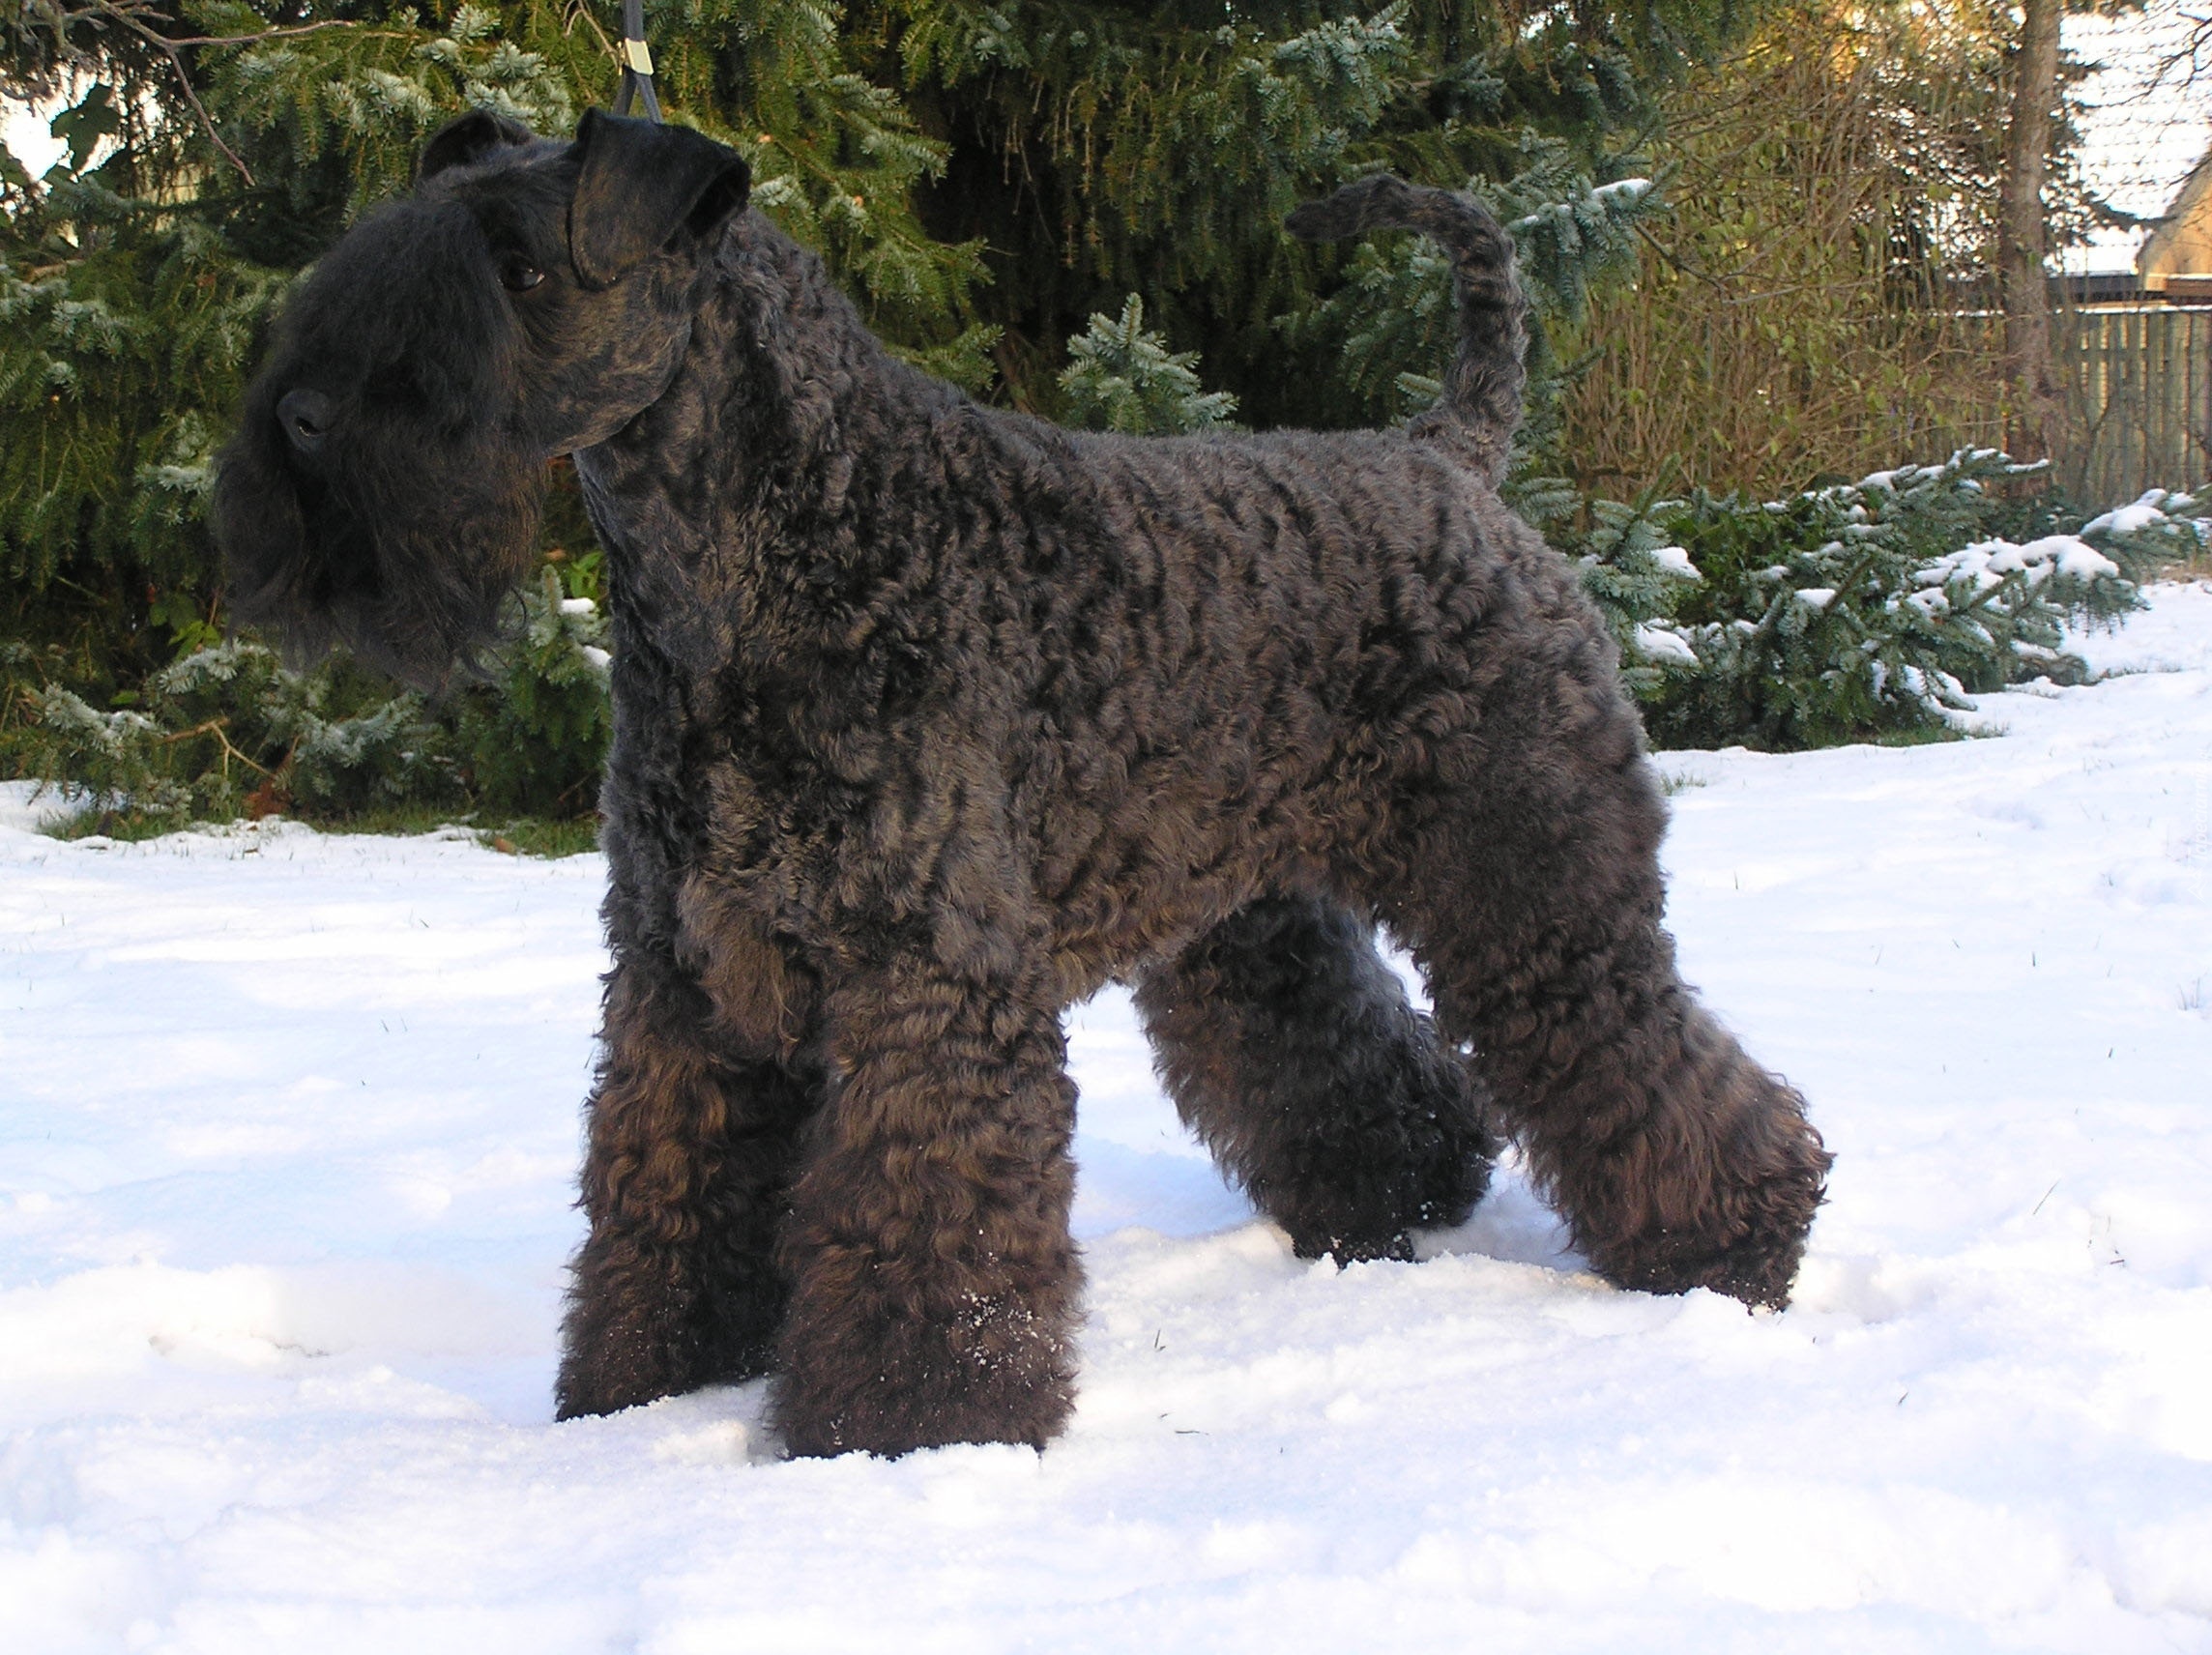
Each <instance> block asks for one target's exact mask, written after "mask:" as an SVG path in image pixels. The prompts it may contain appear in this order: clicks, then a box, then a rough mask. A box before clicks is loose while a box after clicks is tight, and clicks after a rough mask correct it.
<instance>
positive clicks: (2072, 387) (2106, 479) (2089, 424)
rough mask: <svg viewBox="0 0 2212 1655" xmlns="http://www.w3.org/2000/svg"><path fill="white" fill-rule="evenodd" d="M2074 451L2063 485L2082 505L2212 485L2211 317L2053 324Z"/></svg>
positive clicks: (2093, 313) (2132, 311)
mask: <svg viewBox="0 0 2212 1655" xmlns="http://www.w3.org/2000/svg"><path fill="white" fill-rule="evenodd" d="M2054 320H2056V321H2058V323H2059V326H2058V327H2057V328H2055V329H2054V330H2053V332H2054V333H2055V334H2056V335H2057V342H2058V346H2059V350H2058V356H2059V359H2060V360H2059V367H2060V370H2061V372H2062V374H2063V376H2064V379H2065V383H2066V398H2067V410H2066V413H2067V425H2068V428H2069V430H2070V431H2071V433H2072V450H2073V451H2071V452H2070V453H2068V454H2066V455H2064V456H2063V457H2062V459H2061V463H2060V464H2059V466H2058V478H2059V481H2060V482H2061V483H2062V484H2063V485H2064V486H2065V488H2066V490H2067V492H2069V493H2070V494H2072V495H2073V496H2074V497H2075V498H2076V499H2077V500H2079V501H2081V503H2082V504H2083V505H2085V506H2109V505H2112V504H2115V503H2117V502H2120V501H2125V500H2133V499H2135V498H2136V497H2137V496H2138V495H2139V494H2141V493H2142V492H2143V491H2144V490H2145V489H2149V488H2187V487H2190V486H2192V485H2194V484H2199V483H2203V482H2205V481H2208V480H2212V310H2206V309H2198V308H2181V307H2166V306H2158V307H2151V306H2129V307H2128V308H2125V309H2118V308H2115V309H2109V310H2076V311H2072V312H2061V314H2060V316H2059V317H2057V318H2054Z"/></svg>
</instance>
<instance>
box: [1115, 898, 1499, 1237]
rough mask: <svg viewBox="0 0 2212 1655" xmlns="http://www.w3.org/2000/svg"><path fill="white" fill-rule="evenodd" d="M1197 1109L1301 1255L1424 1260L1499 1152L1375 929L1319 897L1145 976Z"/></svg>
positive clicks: (1189, 1101) (1142, 1007) (1143, 1007)
mask: <svg viewBox="0 0 2212 1655" xmlns="http://www.w3.org/2000/svg"><path fill="white" fill-rule="evenodd" d="M1136 1001H1137V1009H1138V1012H1139V1014H1140V1015H1141V1016H1142V1017H1143V1019H1144V1023H1145V1029H1146V1031H1147V1032H1148V1033H1149V1034H1150V1036H1151V1039H1152V1044H1153V1049H1154V1052H1155V1054H1156V1062H1157V1066H1158V1069H1159V1074H1160V1079H1161V1082H1162V1084H1164V1085H1165V1086H1166V1088H1167V1090H1168V1095H1169V1096H1170V1097H1172V1098H1173V1099H1174V1100H1175V1104H1176V1108H1177V1109H1178V1110H1179V1111H1180V1112H1181V1115H1182V1118H1183V1120H1184V1121H1185V1122H1186V1123H1187V1124H1188V1125H1189V1126H1190V1127H1191V1128H1192V1130H1194V1131H1195V1132H1197V1133H1198V1135H1199V1136H1200V1137H1201V1138H1202V1139H1204V1140H1205V1142H1206V1144H1207V1147H1208V1148H1210V1149H1211V1150H1212V1151H1213V1153H1214V1156H1215V1158H1216V1159H1217V1160H1219V1161H1220V1163H1221V1164H1222V1166H1223V1167H1224V1168H1225V1169H1227V1171H1228V1172H1229V1173H1230V1174H1231V1175H1232V1176H1235V1177H1236V1179H1237V1182H1238V1183H1240V1184H1241V1185H1242V1186H1243V1187H1244V1189H1245V1191H1246V1193H1247V1194H1249V1195H1250V1196H1251V1198H1252V1200H1253V1202H1254V1204H1255V1205H1258V1206H1259V1207H1260V1209H1261V1210H1262V1211H1263V1212H1265V1213H1266V1215H1267V1216H1268V1217H1269V1218H1271V1219H1273V1220H1274V1221H1275V1222H1276V1223H1278V1224H1280V1225H1281V1226H1282V1227H1283V1228H1284V1229H1285V1230H1287V1231H1289V1232H1290V1234H1291V1244H1292V1246H1293V1247H1294V1248H1295V1250H1296V1252H1297V1254H1298V1256H1299V1257H1301V1258H1309V1259H1310V1258H1319V1257H1320V1256H1322V1255H1323V1254H1324V1253H1325V1254H1333V1255H1334V1256H1335V1257H1336V1259H1337V1260H1338V1262H1339V1263H1349V1262H1351V1261H1353V1260H1355V1259H1376V1258H1401V1259H1402V1258H1410V1257H1411V1256H1412V1243H1411V1240H1410V1239H1409V1237H1408V1235H1407V1232H1408V1230H1409V1229H1410V1228H1412V1227H1413V1226H1416V1225H1450V1224H1456V1223H1458V1222H1459V1221H1460V1220H1462V1219H1464V1218H1465V1217H1466V1216H1467V1214H1468V1212H1469V1211H1470V1209H1471V1208H1472V1206H1473V1205H1474V1204H1475V1202H1476V1201H1477V1200H1479V1199H1480V1198H1481V1196H1482V1192H1483V1190H1484V1188H1485V1187H1486V1186H1487V1184H1488V1182H1489V1178H1490V1167H1491V1162H1492V1159H1493V1158H1494V1156H1495V1155H1496V1153H1497V1143H1496V1140H1495V1139H1494V1138H1493V1137H1492V1136H1491V1134H1490V1132H1489V1130H1488V1129H1487V1128H1486V1127H1485V1125H1484V1123H1483V1118H1482V1111H1481V1108H1480V1105H1479V1100H1478V1099H1477V1097H1476V1096H1475V1090H1474V1087H1473V1085H1472V1083H1471V1082H1470V1078H1469V1076H1468V1074H1467V1071H1466V1070H1465V1068H1464V1067H1463V1066H1462V1065H1461V1063H1460V1062H1459V1061H1458V1060H1456V1059H1455V1058H1454V1057H1453V1056H1452V1055H1451V1054H1449V1053H1448V1052H1446V1051H1445V1050H1444V1048H1443V1046H1442V1044H1441V1042H1440V1040H1439V1039H1438V1036H1437V1032H1436V1029H1435V1027H1434V1026H1433V1025H1432V1024H1431V1023H1430V1021H1429V1019H1428V1018H1427V1017H1425V1016H1422V1015H1421V1014H1419V1013H1417V1012H1415V1011H1414V1009H1413V1008H1412V1005H1411V1004H1410V1003H1409V1002H1408V1001H1407V998H1406V991H1405V987H1404V985H1403V984H1402V983H1401V982H1400V981H1399V980H1398V976H1397V973H1395V972H1393V971H1391V970H1390V968H1389V967H1388V966H1387V965H1386V964H1384V963H1383V959H1382V957H1381V956H1380V955H1379V954H1378V953H1377V952H1376V949H1375V944H1374V940H1373V937H1372V933H1371V931H1370V928H1369V927H1367V926H1366V925H1364V924H1361V923H1360V922H1359V921H1357V920H1355V919H1354V918H1353V916H1352V915H1349V914H1347V913H1345V912H1344V911H1343V910H1341V909H1340V908H1337V907H1336V906H1334V905H1333V904H1331V903H1329V902H1327V901H1325V900H1324V899H1322V898H1319V897H1312V896H1281V897H1268V898H1264V899H1262V900H1261V901H1258V902H1255V903H1253V904H1251V905H1250V906H1249V907H1247V908H1244V909H1243V910H1241V911H1239V912H1238V913H1237V914H1235V915H1231V916H1230V917H1229V918H1228V919H1226V920H1224V921H1223V922H1222V923H1221V924H1219V925H1217V926H1215V927H1214V928H1213V930H1212V931H1210V932H1208V934H1207V935H1206V936H1204V937H1202V938H1201V939H1200V940H1199V941H1198V942H1197V943H1195V944H1192V945H1191V946H1190V947H1189V948H1188V949H1186V950H1185V951H1184V953H1183V954H1182V955H1181V956H1180V957H1179V958H1178V959H1176V960H1175V961H1173V962H1172V963H1170V964H1168V965H1165V966H1162V967H1159V968H1157V969H1155V970H1154V971H1152V972H1150V973H1149V974H1147V975H1146V976H1145V977H1144V979H1143V980H1142V981H1140V982H1139V983H1138V985H1137V991H1136Z"/></svg>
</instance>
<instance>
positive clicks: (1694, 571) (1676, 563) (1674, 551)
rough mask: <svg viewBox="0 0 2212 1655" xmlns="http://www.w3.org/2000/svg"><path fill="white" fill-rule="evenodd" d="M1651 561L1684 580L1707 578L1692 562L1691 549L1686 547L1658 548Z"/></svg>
mask: <svg viewBox="0 0 2212 1655" xmlns="http://www.w3.org/2000/svg"><path fill="white" fill-rule="evenodd" d="M1651 561H1652V562H1653V563H1655V564H1657V565H1658V566H1660V567H1661V568H1663V569H1665V570H1666V571H1667V572H1668V573H1669V574H1672V575H1678V576H1680V577H1681V578H1682V579H1683V580H1703V579H1704V578H1705V577H1704V573H1703V570H1701V569H1700V568H1699V567H1698V566H1697V565H1696V564H1694V563H1692V562H1691V561H1690V552H1689V548H1688V547H1686V546H1659V547H1656V548H1654V549H1653V551H1652V553H1651Z"/></svg>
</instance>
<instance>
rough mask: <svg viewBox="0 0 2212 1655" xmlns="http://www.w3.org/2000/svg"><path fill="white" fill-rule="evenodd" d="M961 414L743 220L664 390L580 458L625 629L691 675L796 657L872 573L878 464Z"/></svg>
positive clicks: (752, 218)
mask: <svg viewBox="0 0 2212 1655" xmlns="http://www.w3.org/2000/svg"><path fill="white" fill-rule="evenodd" d="M968 405H969V404H968V399H967V398H966V397H965V396H963V395H962V394H961V392H958V391H956V390H954V389H953V388H952V387H950V386H947V385H945V384H943V383H942V382H940V381H937V380H934V379H931V378H930V377H929V376H928V375H926V374H923V373H921V372H919V371H918V370H917V369H914V368H911V367H909V366H907V365H906V364H905V363H900V362H898V361H897V360H896V359H894V358H892V357H890V356H889V355H888V353H887V352H886V351H885V349H884V347H883V345H882V344H881V343H880V342H879V341H878V340H877V339H876V337H875V335H874V334H871V333H869V331H868V329H867V327H866V325H865V324H864V323H863V322H862V321H861V319H860V317H859V313H858V312H857V311H856V310H855V309H854V307H853V305H852V304H851V302H850V301H848V300H847V299H846V298H845V296H844V295H843V294H842V293H840V292H839V291H838V290H837V287H836V285H835V283H834V282H832V281H831V280H830V278H829V273H828V272H827V271H826V270H825V269H824V268H823V265H822V263H821V261H820V260H819V259H818V258H816V257H815V255H814V254H812V253H810V252H808V251H806V250H805V249H804V248H802V247H799V246H798V245H797V244H795V243H794V242H792V241H791V240H790V238H788V237H786V236H785V235H783V234H782V233H781V232H780V231H778V230H776V229H775V228H774V227H773V226H771V225H770V224H769V223H768V222H767V221H766V220H765V219H763V218H761V217H760V216H759V215H758V214H757V213H755V214H748V215H746V217H745V218H743V219H742V220H740V221H739V222H738V223H737V224H735V225H733V226H732V227H731V229H730V231H729V234H728V236H727V237H726V239H725V240H724V242H723V245H722V247H720V249H719V250H718V253H717V255H716V257H715V259H714V261H713V266H712V267H711V268H710V269H709V270H708V271H707V272H706V273H704V275H703V276H702V280H701V294H700V302H699V305H698V310H697V313H696V317H695V320H694V323H693V326H692V328H691V337H690V342H689V346H688V348H687V350H686V352H685V354H684V361H683V363H682V365H681V366H680V367H679V368H678V370H677V372H676V375H675V378H674V379H673V380H672V381H671V382H670V384H669V386H668V389H667V390H666V391H665V392H663V393H662V395H661V396H660V397H659V399H658V400H657V401H655V403H654V404H653V405H652V406H651V407H649V408H647V409H645V410H644V411H643V412H641V413H640V414H639V415H638V416H637V417H636V418H635V419H633V420H632V421H629V423H628V424H626V426H625V427H624V428H623V429H622V430H620V431H618V432H616V433H615V434H614V436H612V437H610V438H609V439H608V440H607V441H606V442H604V443H601V444H599V445H597V447H595V448H593V449H590V450H585V451H583V452H581V453H579V454H577V455H576V464H577V470H578V473H579V475H580V476H581V478H582V479H583V481H584V486H585V497H586V503H587V506H588V507H589V508H590V510H591V513H592V520H593V525H594V527H595V528H596V529H597V532H598V536H599V538H600V541H601V543H602V544H603V545H604V547H605V549H606V559H607V567H608V574H609V586H610V595H611V596H612V598H613V600H614V604H615V607H616V610H617V614H618V622H620V623H622V629H623V630H624V631H626V632H628V633H629V634H630V636H631V637H632V638H634V639H637V640H638V641H641V642H650V643H651V644H652V645H653V646H654V647H655V648H656V649H658V650H659V651H661V652H662V653H665V654H666V655H667V656H668V657H669V658H670V660H671V661H672V662H673V663H674V664H675V665H676V666H677V669H678V671H679V673H680V674H681V676H683V677H684V678H687V679H690V680H691V681H692V682H700V681H702V680H704V679H706V678H709V677H715V676H719V675H720V674H721V673H722V672H723V670H724V669H725V668H727V667H728V666H729V664H730V663H731V661H732V660H733V658H734V657H735V656H736V654H737V653H739V652H740V651H741V649H743V650H748V651H756V652H760V653H763V654H764V655H766V654H768V653H777V654H781V655H783V656H785V657H786V659H787V664H788V655H789V653H790V652H792V651H793V650H794V649H797V648H803V647H804V645H805V643H806V642H807V641H808V637H809V634H813V635H816V636H825V637H826V636H827V635H829V633H831V632H834V631H835V630H836V629H837V628H838V627H839V625H840V624H841V623H840V621H839V613H840V611H847V612H849V607H850V605H851V604H852V603H854V602H855V601H857V600H858V599H859V597H860V595H861V594H862V593H863V592H864V590H865V589H866V588H867V586H868V585H869V584H870V583H871V581H872V579H873V578H874V577H875V576H876V575H877V573H878V572H879V571H877V570H875V569H873V568H872V567H870V566H869V560H870V559H871V557H876V558H880V557H881V556H882V555H884V554H883V546H884V542H883V539H882V537H880V536H877V535H873V534H870V533H867V532H865V529H864V527H863V526H862V525H860V524H859V522H858V521H857V517H858V514H859V513H861V512H863V511H865V510H866V509H867V508H868V507H869V504H870V503H871V502H880V501H882V500H884V499H887V498H889V497H891V496H892V495H894V494H895V492H896V490H895V486H894V484H893V483H892V481H891V479H890V478H889V476H888V470H895V468H896V467H897V466H898V465H899V464H900V463H901V457H902V456H903V455H905V454H907V453H909V452H910V451H912V449H913V446H914V442H915V441H916V440H917V439H918V437H919V436H920V435H921V434H922V433H924V432H925V431H926V430H927V428H928V427H929V426H930V425H931V424H932V423H933V422H934V421H937V420H939V419H942V418H944V417H946V415H948V414H955V413H957V411H958V410H960V409H961V408H963V407H965V406H968ZM732 455H741V456H743V457H742V459H740V460H738V461H737V462H736V463H735V464H734V465H733V463H732V460H731V458H730V456H732ZM862 468H874V469H876V470H878V471H884V472H886V475H882V476H862V475H860V471H861V469H862Z"/></svg>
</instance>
